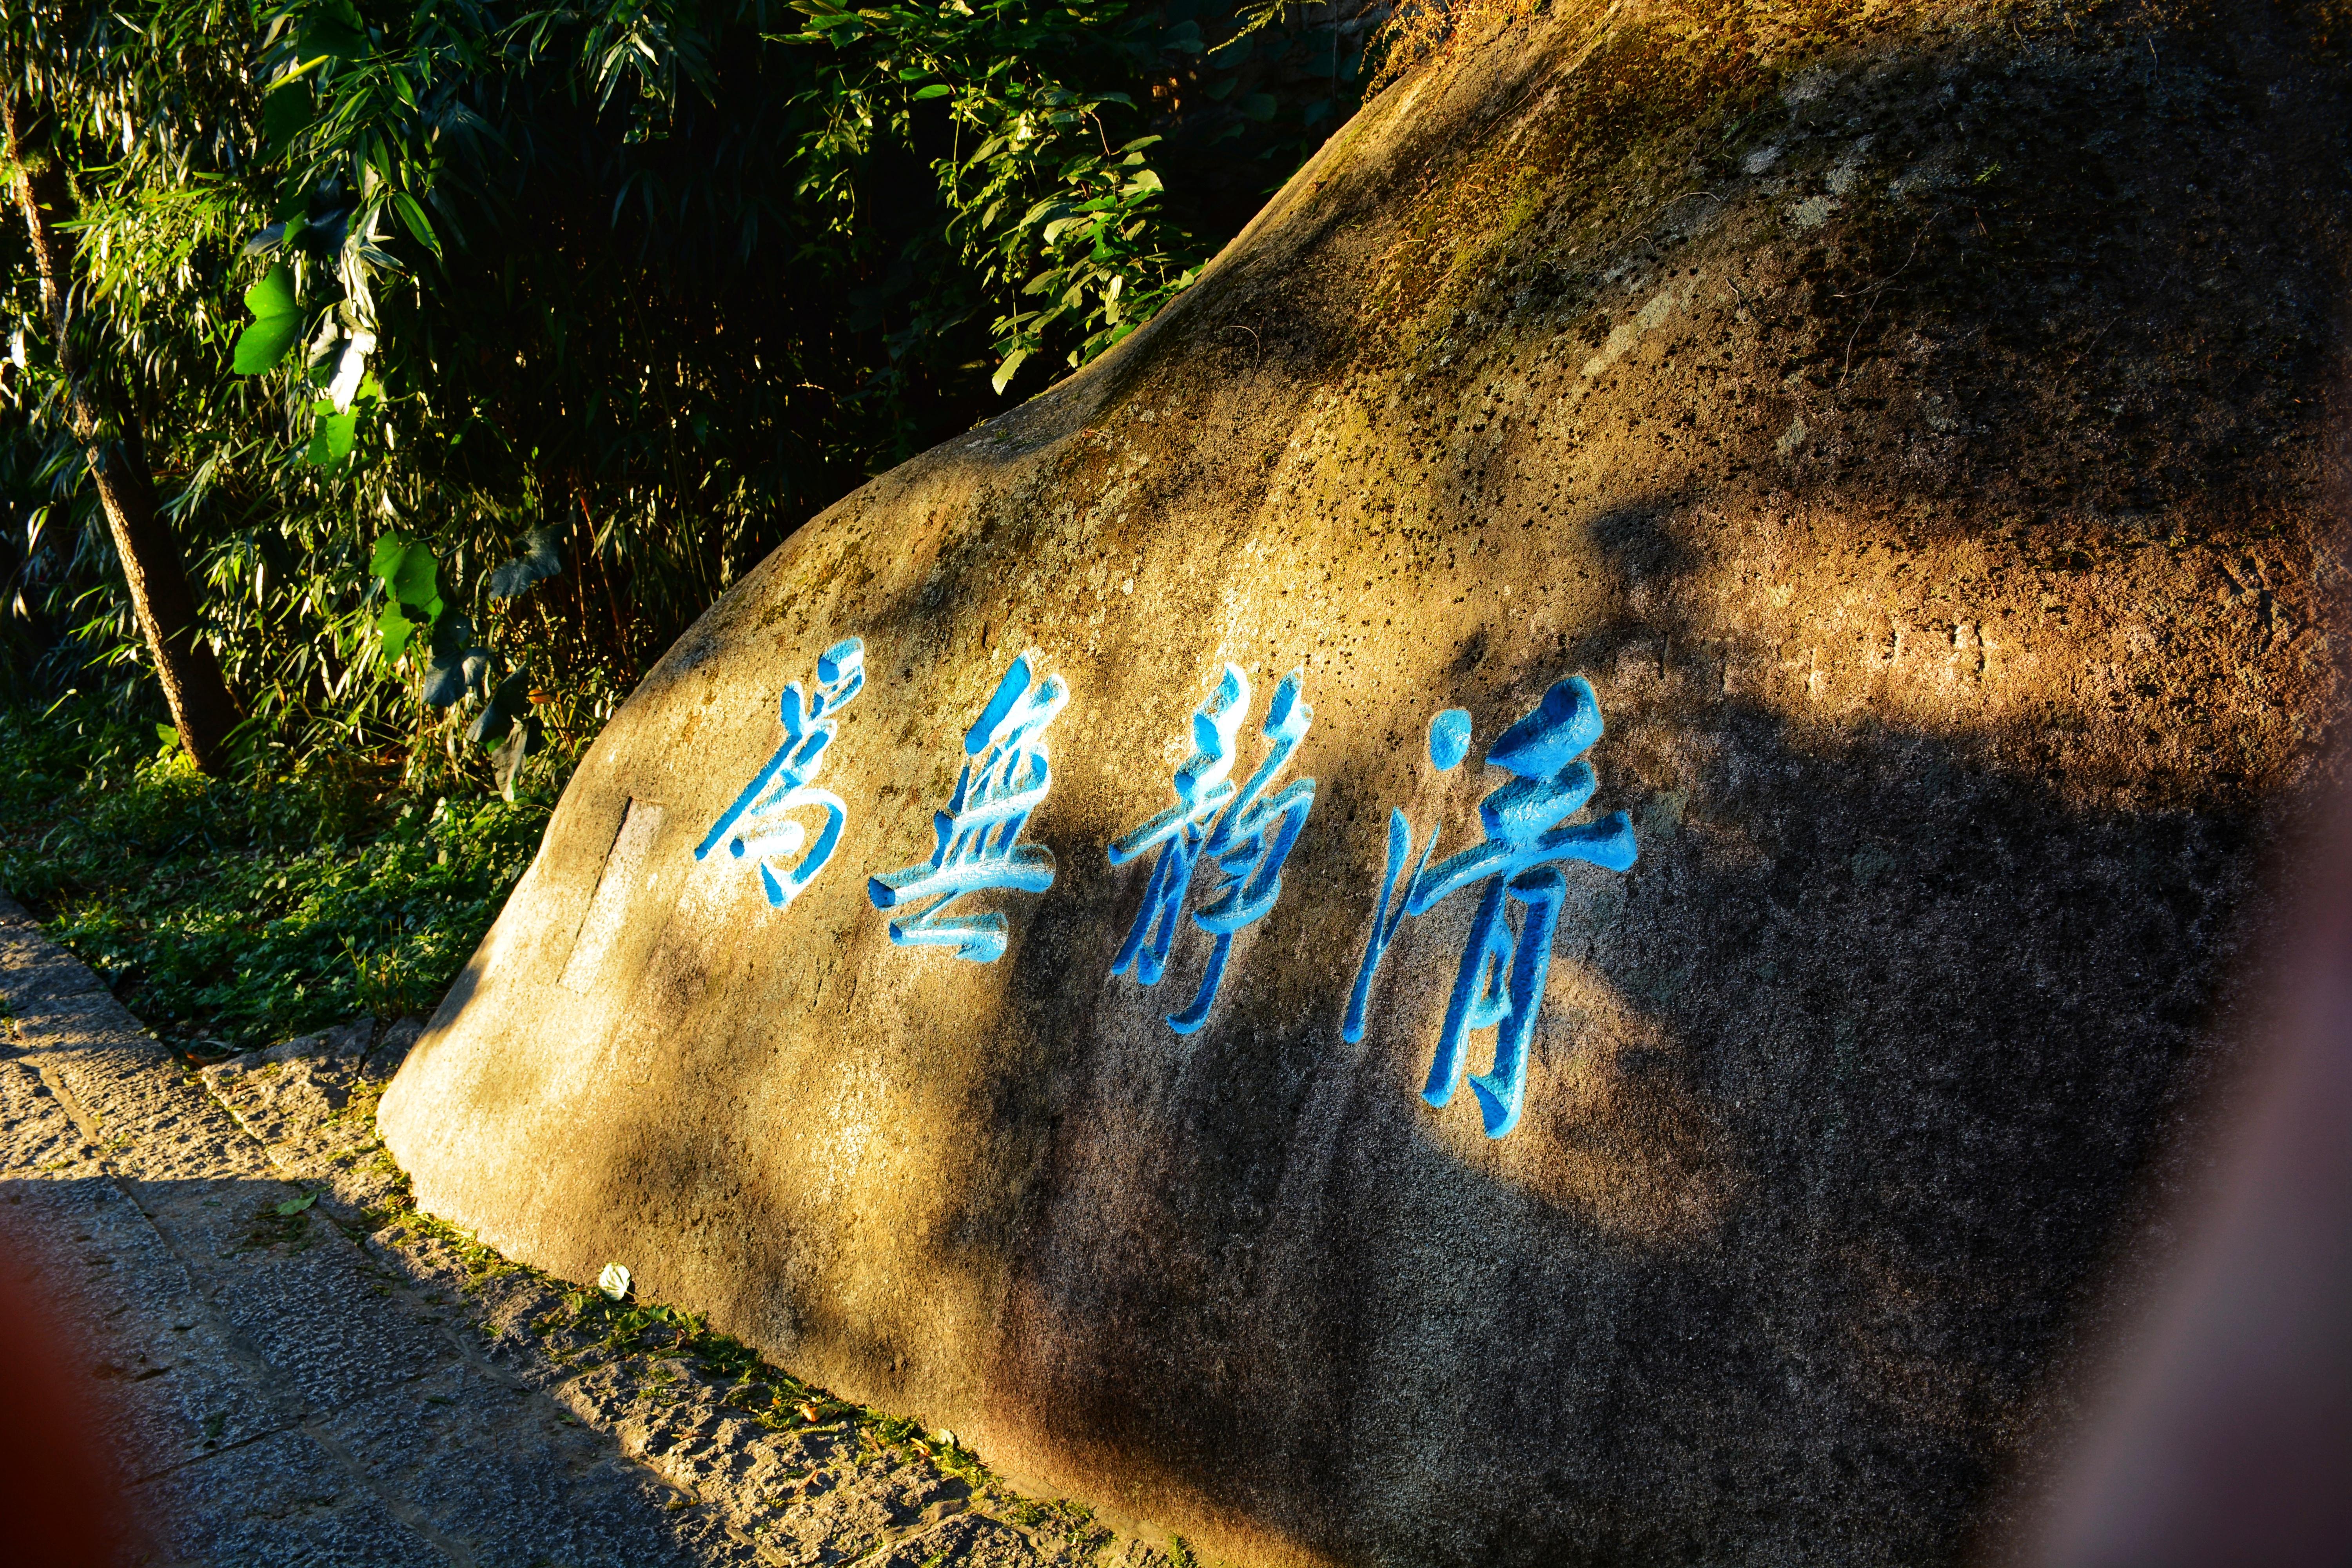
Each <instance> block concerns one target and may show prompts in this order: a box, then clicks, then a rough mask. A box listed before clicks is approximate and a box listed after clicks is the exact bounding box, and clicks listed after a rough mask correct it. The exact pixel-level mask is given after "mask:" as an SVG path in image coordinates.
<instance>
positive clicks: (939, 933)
mask: <svg viewBox="0 0 2352 1568" xmlns="http://www.w3.org/2000/svg"><path fill="white" fill-rule="evenodd" d="M1044 659H1045V656H1044V655H1043V654H1041V653H1039V652H1038V651H1037V650H1036V649H1034V648H1031V649H1029V650H1028V651H1027V652H1025V653H1024V654H1022V655H1021V657H1020V658H1016V659H1014V660H1013V664H1012V668H1008V669H1007V670H1006V671H1005V672H1004V679H1003V680H1001V681H999V682H997V686H996V694H995V695H994V696H992V697H991V698H990V699H989V700H988V705H987V706H986V707H984V708H982V710H981V713H980V717H979V718H978V719H976V720H974V721H972V726H971V729H970V730H969V731H965V733H964V738H963V750H964V755H965V756H966V757H967V758H968V759H970V760H969V761H967V762H966V763H964V767H963V773H961V776H959V777H958V778H957V780H956V787H955V794H954V795H953V796H952V797H951V798H950V800H949V801H948V808H947V810H945V811H940V812H934V813H932V814H931V831H932V833H933V835H934V837H935V838H936V840H937V842H936V844H935V845H934V847H933V848H932V850H931V858H929V860H927V861H925V862H923V863H921V864H919V865H915V866H909V867H908V868H905V869H904V870H900V871H890V872H886V873H885V874H883V875H882V876H879V877H869V878H867V879H866V896H867V897H869V898H871V899H872V900H874V907H875V908H876V909H877V910H912V911H913V912H912V913H911V914H909V915H907V916H904V917H902V918H900V919H898V920H894V921H891V922H890V940H891V941H892V942H895V943H897V944H898V946H900V947H944V948H946V949H948V950H949V951H950V952H951V953H952V954H953V955H954V956H955V957H958V958H968V959H971V960H972V961H973V962H974V963H995V962H996V961H997V960H998V959H999V958H1002V957H1003V956H1004V946H1005V940H1006V931H1007V929H1008V928H1007V925H1006V922H1005V919H1004V916H1003V914H1001V913H999V912H996V911H994V910H991V911H990V912H989V913H987V914H982V915H948V914H945V913H943V912H942V911H943V910H946V908H947V906H948V905H950V903H953V902H954V901H955V900H958V899H960V898H961V897H963V896H964V895H965V894H967V893H977V892H982V891H984V890H986V889H992V888H1002V889H1011V890H1013V891H1015V892H1023V893H1042V892H1044V891H1045V889H1048V888H1050V887H1052V886H1053V885H1054V852H1053V851H1052V850H1051V849H1048V848H1046V847H1045V846H1044V845H1042V844H1023V843H1020V842H1018V840H1019V839H1020V837H1021V829H1022V828H1023V826H1025V825H1026V824H1027V823H1028V821H1029V814H1030V813H1031V812H1033V811H1034V810H1036V809H1037V807H1038V805H1041V804H1042V803H1043V802H1044V801H1045V792H1046V791H1047V790H1048V789H1050V788H1052V787H1053V783H1054V770H1053V763H1052V761H1051V759H1050V758H1049V757H1048V756H1047V755H1046V752H1045V726H1046V725H1048V724H1051V723H1052V722H1053V721H1054V716H1055V714H1057V713H1059V712H1061V710H1062V709H1063V706H1064V705H1065V704H1066V703H1067V702H1068V701H1069V700H1070V689H1069V687H1068V685H1067V684H1066V683H1065V682H1064V681H1063V679H1062V678H1061V677H1060V676H1058V675H1049V676H1046V677H1045V679H1042V680H1040V679H1038V678H1037V671H1038V669H1039V668H1040V667H1041V666H1042V664H1043V662H1044Z"/></svg>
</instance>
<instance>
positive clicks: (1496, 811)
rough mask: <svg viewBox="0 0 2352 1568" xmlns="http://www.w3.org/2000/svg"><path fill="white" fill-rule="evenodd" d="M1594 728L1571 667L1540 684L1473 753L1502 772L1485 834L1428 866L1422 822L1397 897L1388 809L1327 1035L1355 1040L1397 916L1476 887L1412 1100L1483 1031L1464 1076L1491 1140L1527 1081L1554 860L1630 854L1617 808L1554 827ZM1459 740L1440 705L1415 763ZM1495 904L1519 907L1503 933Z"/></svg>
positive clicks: (1399, 856)
mask: <svg viewBox="0 0 2352 1568" xmlns="http://www.w3.org/2000/svg"><path fill="white" fill-rule="evenodd" d="M1600 738H1601V704H1600V702H1599V700H1597V699H1595V698H1594V696H1593V694H1592V688H1591V684H1590V683H1588V682H1587V681H1586V680H1585V679H1584V678H1583V677H1581V676H1578V677H1575V678H1573V679H1568V680H1563V681H1561V682H1559V684H1557V685H1555V686H1554V687H1553V688H1552V689H1550V690H1549V691H1548V692H1546V693H1545V694H1544V699H1543V700H1542V701H1541V702H1540V703H1538V705H1537V707H1536V709H1535V710H1534V711H1533V712H1530V713H1528V715H1526V716H1525V717H1524V718H1522V719H1520V720H1519V721H1518V722H1517V723H1515V724H1513V725H1512V726H1511V727H1510V728H1509V729H1507V730H1506V731H1503V733H1502V735H1501V736H1500V737H1499V738H1497V739H1496V742H1495V743H1494V745H1493V746H1491V747H1489V748H1488V750H1487V752H1486V761H1487V762H1488V763H1490V764H1492V765H1494V766H1496V767H1499V768H1502V769H1503V770H1504V771H1505V772H1507V773H1510V774H1511V775H1512V777H1511V782H1509V783H1508V784H1504V785H1502V786H1501V787H1499V788H1497V789H1496V790H1495V791H1494V792H1492V793H1491V794H1489V795H1487V796H1486V799H1485V800H1483V801H1481V802H1480V803H1479V805H1478V816H1479V820H1480V822H1481V824H1482V825H1483V826H1484V827H1485V829H1486V838H1485V840H1484V841H1483V842H1481V843H1478V844H1475V845H1473V846H1472V847H1469V848H1467V849H1465V850H1463V851H1461V852H1460V853H1459V854H1456V855H1451V856H1448V857H1447V858H1445V859H1443V860H1441V861H1439V862H1438V863H1437V864H1436V865H1434V866H1432V865H1431V864H1430V863H1429V858H1430V856H1431V854H1432V853H1433V852H1434V851H1435V849H1436V848H1437V830H1436V829H1435V828H1432V829H1431V830H1430V835H1429V842H1428V844H1426V845H1425V846H1423V848H1422V851H1421V856H1420V858H1419V859H1418V861H1416V862H1415V863H1414V866H1413V868H1412V879H1410V880H1409V881H1407V882H1406V883H1405V885H1404V888H1403V889H1402V897H1400V896H1398V886H1397V884H1398V879H1400V877H1402V875H1403V872H1404V868H1405V862H1406V860H1407V859H1409V858H1412V837H1413V835H1412V825H1411V824H1410V823H1409V822H1408V821H1407V820H1406V818H1405V815H1404V813H1403V812H1402V811H1400V810H1396V809H1394V808H1391V810H1390V813H1389V847H1388V869H1387V872H1386V875H1385V876H1384V877H1383V879H1382V880H1381V899H1380V903H1379V906H1378V907H1377V908H1376V909H1375V910H1374V912H1373V916H1372V932H1371V937H1370V940H1369V941H1368V942H1366V943H1365V946H1364V957H1363V962H1362V963H1360V965H1359V966H1358V968H1357V971H1356V985H1355V990H1354V992H1353V994H1351V995H1350V996H1349V999H1348V1015H1347V1021H1346V1023H1345V1025H1344V1026H1343V1027H1342V1029H1341V1033H1342V1034H1343V1035H1344V1036H1345V1037H1346V1038H1347V1039H1349V1041H1351V1042H1352V1041H1356V1040H1360V1039H1362V1038H1363V1037H1364V1022H1365V1014H1366V1012H1367V1010H1368V1008H1369V1006H1370V997H1371V987H1372V980H1373V977H1374V975H1375V973H1377V972H1378V970H1379V968H1380V963H1381V955H1382V954H1384V953H1385V952H1387V951H1388V946H1389V942H1390V941H1391V939H1392V938H1393V937H1394V936H1395V935H1396V929H1397V926H1398V925H1399V924H1400V923H1402V921H1403V920H1404V918H1405V917H1406V916H1407V915H1422V914H1426V913H1427V912H1428V911H1429V910H1432V909H1433V908H1435V907H1436V905H1437V904H1438V902H1439V901H1440V900H1443V899H1445V898H1446V897H1448V896H1450V895H1451V894H1454V893H1455V892H1458V891H1460V890H1461V889H1465V888H1467V887H1470V886H1472V885H1473V884H1479V885H1481V891H1480V894H1479V900H1478V912H1477V915H1476V917H1475V919H1474V920H1473V921H1472V922H1471V927H1470V940H1469V942H1468V944H1467V946H1466V947H1465V950H1464V952H1463V954H1462V963H1461V968H1460V970H1459V971H1458V972H1457V973H1456V974H1455V977H1454V993H1453V995H1452V997H1451V998H1450V999H1449V1000H1448V1002H1447V1004H1446V1008H1445V1026H1444V1030H1443V1031H1442V1032H1441V1034H1440V1035H1439V1037H1438V1042H1437V1051H1436V1055H1435V1057H1434V1058H1433V1060H1432V1061H1431V1062H1430V1066H1429V1080H1428V1082H1427V1083H1426V1084H1425V1085H1424V1086H1423V1089H1422V1098H1423V1099H1424V1100H1428V1101H1429V1103H1430V1104H1432V1105H1433V1106H1443V1105H1444V1104H1445V1102H1446V1101H1447V1100H1451V1099H1452V1098H1453V1097H1454V1087H1455V1085H1456V1084H1457V1083H1458V1082H1459V1081H1460V1079H1461V1076H1462V1072H1463V1068H1464V1058H1465V1055H1466V1054H1467V1050H1468V1045H1469V1037H1470V1033H1471V1031H1472V1030H1474V1029H1487V1028H1494V1029H1496V1030H1497V1033H1496V1037H1495V1061H1494V1066H1493V1067H1492V1068H1490V1069H1489V1070H1488V1071H1486V1072H1485V1073H1480V1074H1475V1075H1473V1076H1472V1078H1471V1079H1470V1088H1471V1091H1472V1092H1473V1093H1474V1094H1475V1095H1476V1096H1477V1099H1478V1110H1479V1114H1480V1120H1481V1121H1483V1122H1484V1123H1485V1125H1486V1136H1487V1137H1489V1138H1500V1137H1502V1136H1503V1135H1504V1134H1505V1133H1507V1132H1508V1131H1510V1130H1511V1129H1512V1128H1513V1127H1515V1126H1517V1124H1518V1120H1519V1110H1520V1104H1521V1101H1522V1100H1523V1098H1524V1097H1525V1094H1526V1091H1527V1080H1528V1047H1530V1046H1531V1045H1532V1043H1533V1041H1534V1038H1535V1026H1536V1015H1537V1012H1538V1009H1540V1008H1541V1006H1542V1005H1543V993H1544V981H1545V978H1546V977H1547V975H1548V974H1549V972H1550V967H1551V944H1552V935H1553V930H1554V927H1555V925H1556V923H1557V921H1558V920H1559V910H1560V904H1561V902H1562V900H1563V898H1564V896H1565V894H1566V892H1567V882H1566V880H1565V879H1563V878H1562V877H1561V875H1560V873H1559V862H1562V861H1569V860H1581V861H1584V862H1586V863H1587V864H1590V865H1594V866H1601V867H1604V868H1607V869H1609V870H1612V871H1623V870H1626V869H1628V868H1630V867H1632V865H1633V858H1634V855H1635V848H1634V844H1633V825H1632V823H1631V822H1629V821H1628V820H1627V819H1626V816H1625V814H1624V813H1623V812H1622V811H1620V812H1615V813H1612V815H1611V816H1607V817H1604V818H1602V819H1601V821H1599V822H1592V823H1584V824H1578V825H1563V819H1564V818H1566V817H1569V816H1573V815H1575V814H1576V813H1577V812H1578V811H1580V810H1581V809H1583V807H1584V805H1585V804H1586V803H1587V802H1588V801H1590V800H1591V798H1592V795H1593V792H1594V791H1595V790H1596V789H1598V788H1599V787H1600V784H1599V781H1598V779H1596V778H1595V777H1594V775H1593V772H1592V768H1591V765H1590V764H1589V763H1583V762H1580V761H1578V759H1579V758H1580V757H1581V756H1582V755H1583V754H1584V752H1586V751H1588V750H1590V749H1591V745H1592V743H1593V742H1596V741H1598V740H1599V739H1600ZM1469 746H1470V716H1469V714H1467V713H1465V712H1464V711H1463V710H1461V709H1458V708H1455V709H1448V710H1446V711H1444V712H1443V713H1441V714H1439V715H1438V716H1437V718H1436V720H1435V721H1433V722H1432V723H1431V725H1430V727H1429V760H1430V762H1431V763H1433V764H1434V765H1435V766H1436V767H1437V769H1438V770H1439V771H1440V772H1441V773H1442V772H1445V771H1448V770H1450V769H1452V768H1454V766H1456V765H1457V764H1459V763H1461V761H1462V759H1463V758H1464V757H1465V755H1466V754H1467V753H1468V752H1469ZM1509 904H1517V905H1519V906H1521V907H1522V909H1523V910H1524V911H1525V912H1524V913H1523V914H1522V915H1521V916H1520V918H1519V923H1518V928H1517V931H1514V930H1513V929H1512V926H1511V922H1510V920H1509V910H1508V907H1507V906H1508V905H1509Z"/></svg>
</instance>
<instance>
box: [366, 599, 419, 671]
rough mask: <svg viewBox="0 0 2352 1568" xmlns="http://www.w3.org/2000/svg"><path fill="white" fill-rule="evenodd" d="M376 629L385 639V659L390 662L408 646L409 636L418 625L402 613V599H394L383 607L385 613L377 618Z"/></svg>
mask: <svg viewBox="0 0 2352 1568" xmlns="http://www.w3.org/2000/svg"><path fill="white" fill-rule="evenodd" d="M375 629H376V634H377V635H378V636H379V637H382V638H383V661H384V662H385V663H386V664H390V663H392V662H393V661H394V660H395V659H397V658H399V657H400V656H401V654H402V653H403V652H404V650H405V649H406V648H407V647H408V639H409V637H410V636H411V634H413V633H414V632H415V630H416V625H415V622H413V621H411V620H410V619H409V618H408V617H407V616H404V615H402V614H401V613H400V601H399V600H397V599H394V601H393V602H392V603H390V604H388V605H385V606H384V607H383V614H382V615H381V616H377V617H376V618H375Z"/></svg>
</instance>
